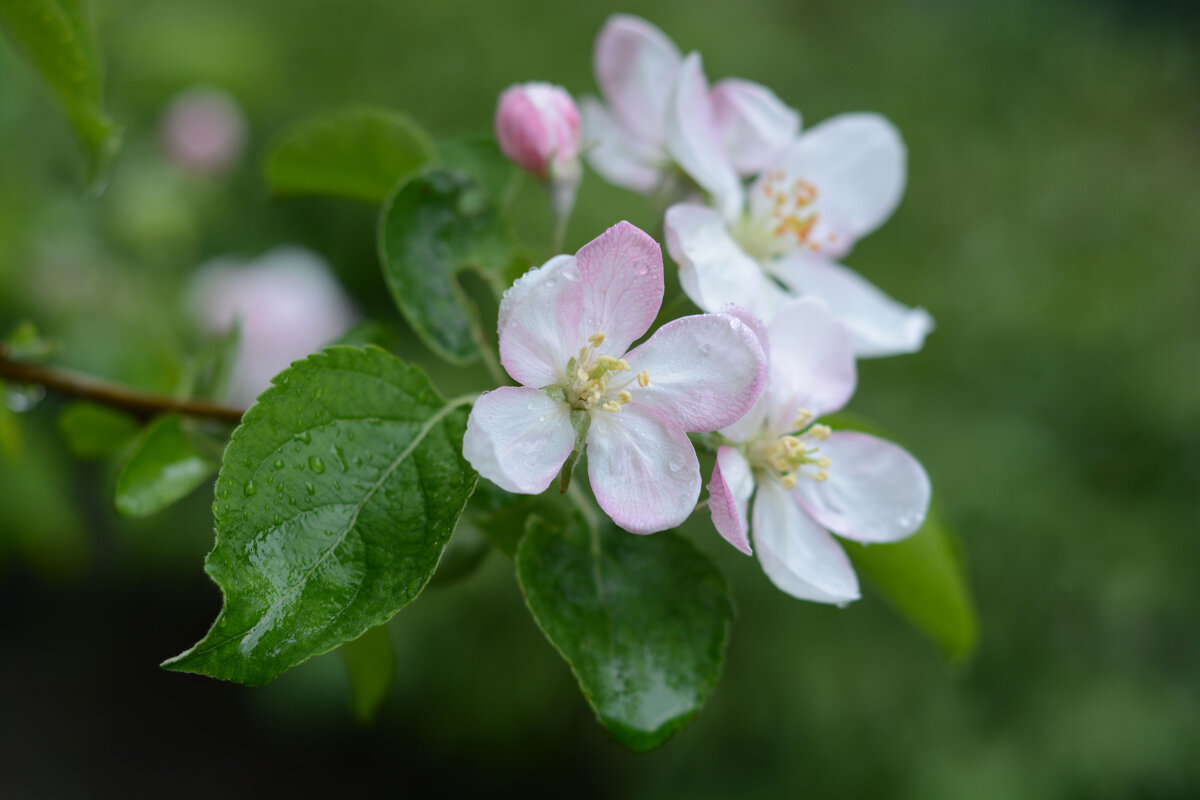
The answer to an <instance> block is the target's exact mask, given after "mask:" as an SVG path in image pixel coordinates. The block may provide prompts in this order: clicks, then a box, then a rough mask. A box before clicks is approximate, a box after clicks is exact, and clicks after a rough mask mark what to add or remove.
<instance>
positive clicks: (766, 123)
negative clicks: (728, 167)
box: [712, 78, 800, 175]
mask: <svg viewBox="0 0 1200 800" xmlns="http://www.w3.org/2000/svg"><path fill="white" fill-rule="evenodd" d="M712 104H713V112H714V114H715V116H716V120H717V128H718V130H719V131H720V133H721V142H722V144H724V146H725V151H726V152H727V153H728V154H729V157H730V159H732V161H733V166H734V168H735V169H736V170H737V171H738V174H739V175H753V174H755V173H758V172H761V171H762V170H764V169H766V168H767V167H769V166H771V164H772V163H773V162H774V161H775V159H776V158H778V157H779V155H780V154H781V153H782V152H783V151H784V150H785V149H786V148H787V146H788V145H789V144H791V143H792V140H793V139H795V138H796V134H797V133H799V132H800V114H799V112H797V111H796V110H795V109H792V108H789V107H788V106H786V105H785V104H784V103H783V101H782V100H780V99H779V98H778V97H776V96H775V93H774V92H772V91H771V90H770V89H768V88H767V87H765V86H763V85H762V84H758V83H754V82H753V81H746V80H742V79H740V78H726V79H725V80H723V81H720V82H719V83H718V84H717V85H716V86H714V87H713V90H712Z"/></svg>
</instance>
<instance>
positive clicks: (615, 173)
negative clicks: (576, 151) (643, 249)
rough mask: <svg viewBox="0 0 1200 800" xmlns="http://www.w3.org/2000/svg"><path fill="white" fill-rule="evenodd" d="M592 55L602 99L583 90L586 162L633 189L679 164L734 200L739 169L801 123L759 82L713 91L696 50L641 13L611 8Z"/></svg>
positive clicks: (753, 163)
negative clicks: (684, 51) (686, 49)
mask: <svg viewBox="0 0 1200 800" xmlns="http://www.w3.org/2000/svg"><path fill="white" fill-rule="evenodd" d="M594 64H595V71H596V83H597V84H598V85H599V86H600V94H601V95H602V96H603V98H604V102H603V103H602V102H600V101H599V100H596V99H594V98H584V100H583V127H584V132H585V137H584V138H585V140H586V141H587V143H588V146H589V148H590V149H588V151H587V154H586V155H587V159H588V163H590V164H591V165H592V167H593V169H595V170H596V171H597V172H598V173H600V175H602V176H603V177H604V178H605V180H607V181H609V182H610V183H613V184H616V185H618V186H623V187H625V188H627V189H632V190H633V191H636V192H642V193H643V194H649V193H651V192H654V191H656V190H658V189H659V188H661V187H662V186H663V184H664V181H665V180H666V179H667V177H668V176H669V174H670V172H671V170H672V169H673V168H674V166H673V165H678V166H679V167H680V168H682V169H683V170H684V171H685V172H686V173H688V175H689V177H690V178H692V180H694V181H695V182H696V183H697V184H698V185H699V186H700V187H701V188H703V189H704V190H705V191H707V192H709V193H710V194H712V195H713V196H714V197H718V198H728V202H730V203H733V204H736V203H737V202H738V200H739V192H740V184H739V182H738V177H739V176H745V175H751V174H754V173H755V172H757V171H759V170H760V169H761V168H762V166H763V165H765V164H767V163H769V162H770V161H771V160H772V159H773V158H774V157H775V156H776V155H778V153H779V152H780V151H782V150H783V148H785V147H786V146H787V145H788V144H789V143H790V142H791V141H792V139H794V138H795V136H796V133H797V132H798V131H799V130H800V115H799V114H798V113H797V112H796V111H794V110H793V109H791V108H788V107H787V106H786V105H785V104H784V103H783V102H782V101H780V100H779V98H778V97H776V96H775V94H774V93H773V92H771V90H770V89H767V88H766V87H765V86H761V85H759V84H757V83H754V82H752V81H747V80H741V79H736V78H730V79H727V80H724V81H722V82H720V83H718V84H717V85H716V86H715V87H714V88H713V89H712V91H711V92H710V91H709V88H708V82H707V80H706V79H705V78H704V73H703V68H702V66H701V63H700V56H699V55H698V54H696V53H692V54H691V55H689V56H688V57H687V58H684V57H683V56H682V55H681V54H680V51H679V48H677V47H676V46H675V43H674V42H672V41H671V40H670V39H669V38H668V37H667V36H666V34H664V33H663V32H662V31H660V30H659V29H658V28H656V27H655V26H653V25H651V24H650V23H649V22H647V21H646V20H644V19H641V18H639V17H635V16H631V15H628V14H616V15H614V16H612V17H609V19H608V21H607V22H605V24H604V27H603V28H601V29H600V33H599V34H598V35H597V37H596V48H595V54H594Z"/></svg>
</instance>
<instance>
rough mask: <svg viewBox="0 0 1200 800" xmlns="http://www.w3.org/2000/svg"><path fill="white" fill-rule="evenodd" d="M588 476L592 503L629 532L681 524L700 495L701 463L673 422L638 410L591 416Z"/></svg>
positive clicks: (690, 444)
mask: <svg viewBox="0 0 1200 800" xmlns="http://www.w3.org/2000/svg"><path fill="white" fill-rule="evenodd" d="M587 458H588V479H589V480H590V481H591V484H592V491H593V492H594V493H595V495H596V502H597V503H599V504H600V507H601V508H602V509H604V512H605V513H606V514H608V515H609V516H610V517H612V520H613V522H615V523H617V524H618V525H620V526H621V527H622V528H624V529H625V530H627V531H629V532H630V533H656V532H658V531H663V530H666V529H667V528H674V527H675V526H677V525H680V524H682V523H683V521H684V520H686V519H687V518H688V516H689V515H690V514H691V513H692V511H693V509H694V508H695V506H696V500H697V499H699V497H700V462H699V461H697V459H696V451H695V450H694V449H693V448H692V443H691V441H689V440H688V438H687V434H686V433H684V432H683V430H682V429H681V428H679V427H678V426H676V425H674V424H672V423H669V422H667V421H665V420H662V419H660V418H659V417H657V416H654V415H653V414H649V413H643V412H640V411H638V410H637V409H633V408H631V409H629V410H627V411H621V412H619V413H611V412H608V411H598V412H596V413H594V414H593V415H592V426H591V428H590V429H589V430H588V435H587Z"/></svg>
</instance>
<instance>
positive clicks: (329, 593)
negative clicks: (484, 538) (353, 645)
mask: <svg viewBox="0 0 1200 800" xmlns="http://www.w3.org/2000/svg"><path fill="white" fill-rule="evenodd" d="M469 401H470V398H460V399H459V400H457V401H452V402H450V403H447V402H446V401H445V400H444V399H442V397H440V396H439V395H438V394H437V392H436V391H435V390H434V389H433V387H432V386H431V385H430V383H429V380H428V378H426V376H425V374H424V373H423V372H422V371H421V370H420V369H418V368H416V367H410V366H408V365H406V364H404V363H403V362H402V361H400V360H399V359H397V358H395V357H394V356H392V355H390V354H388V353H386V352H384V351H383V350H380V349H379V348H376V347H367V348H365V349H357V348H352V347H342V346H339V347H331V348H328V349H326V350H325V351H323V352H321V353H318V354H316V355H313V356H310V357H309V358H307V359H305V360H304V361H299V362H296V363H295V364H293V365H292V366H291V367H290V368H288V369H287V370H285V371H284V372H282V373H281V374H280V375H278V376H276V378H275V381H274V384H273V385H272V386H271V388H269V389H268V390H267V391H266V392H264V393H263V394H262V396H261V397H260V398H259V400H258V402H257V403H256V404H255V405H253V406H252V407H251V408H250V410H249V411H248V412H247V413H246V416H245V418H244V420H243V422H242V425H241V426H240V427H239V428H238V429H237V430H236V431H235V432H234V434H233V439H232V441H231V442H230V444H229V447H228V448H227V449H226V451H225V458H224V463H223V465H222V467H221V473H220V476H219V477H218V479H217V487H216V497H217V499H216V503H215V512H216V529H217V543H216V546H215V547H214V548H213V551H212V553H210V554H209V556H208V558H207V560H206V561H205V570H206V571H207V572H208V574H209V575H210V576H211V577H212V578H213V580H215V581H216V582H217V584H218V585H219V586H220V587H221V590H222V592H223V593H224V595H225V605H224V607H223V608H222V610H221V614H220V616H219V617H218V618H217V621H216V622H215V623H214V624H213V627H212V629H211V630H210V631H209V632H208V635H207V636H205V637H204V639H203V640H202V641H200V642H199V643H198V644H196V645H195V646H194V647H193V648H192V649H190V650H188V651H187V652H186V653H183V654H182V655H180V656H177V657H176V658H174V659H171V660H170V661H168V662H167V663H166V664H164V666H166V667H167V668H168V669H175V670H181V671H184V672H197V673H201V674H204V675H210V676H213V677H218V678H224V679H227V680H233V681H238V682H241V683H248V684H257V683H265V682H266V681H269V680H271V679H272V678H274V677H275V676H276V675H278V674H279V673H280V672H283V671H284V670H286V669H288V668H289V667H292V666H294V665H296V664H298V663H300V662H301V661H304V660H305V659H307V658H309V657H311V656H314V655H317V654H319V653H324V652H327V651H328V650H331V649H332V648H334V647H336V646H338V645H340V644H342V643H344V642H348V641H351V640H353V639H356V638H358V637H359V636H360V635H362V633H363V632H364V631H366V630H367V629H368V628H371V627H374V626H376V625H378V624H380V623H382V622H384V621H385V620H387V619H388V618H389V617H391V616H392V615H393V614H395V613H396V612H397V611H399V610H400V609H401V608H403V607H404V606H405V605H407V604H408V603H409V602H410V601H411V600H412V599H413V598H414V597H416V596H417V594H419V593H420V591H421V589H423V588H424V586H425V584H426V583H427V582H428V580H429V578H430V576H431V575H432V574H433V572H434V570H435V569H436V567H437V564H438V559H439V558H440V557H441V554H442V550H443V548H444V547H445V545H446V542H447V540H448V539H449V538H450V534H451V532H452V531H453V530H454V526H455V524H456V522H457V521H458V517H459V514H460V513H461V512H462V509H463V506H464V505H465V503H466V501H467V497H468V496H469V495H470V493H471V490H472V488H473V487H474V484H475V473H474V471H473V470H472V469H471V468H470V466H469V465H468V464H467V462H466V461H465V460H464V459H463V457H462V436H463V432H464V430H465V427H466V417H467V409H466V406H467V404H468V403H469Z"/></svg>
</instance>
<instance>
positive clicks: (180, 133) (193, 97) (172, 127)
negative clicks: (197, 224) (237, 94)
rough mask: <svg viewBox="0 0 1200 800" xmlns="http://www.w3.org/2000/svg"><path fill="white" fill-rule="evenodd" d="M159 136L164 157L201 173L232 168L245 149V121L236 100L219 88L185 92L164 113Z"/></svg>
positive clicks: (175, 98) (212, 172)
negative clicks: (165, 155) (164, 152)
mask: <svg viewBox="0 0 1200 800" xmlns="http://www.w3.org/2000/svg"><path fill="white" fill-rule="evenodd" d="M159 137H160V140H161V142H162V147H163V149H164V150H165V151H166V154H167V157H168V158H169V159H170V160H171V161H172V162H174V163H175V164H177V165H178V166H180V167H183V168H184V169H187V170H190V171H192V172H199V173H204V174H216V173H220V172H224V171H226V170H227V169H229V168H230V167H231V166H233V165H234V164H235V163H236V162H237V160H238V159H239V158H240V157H241V155H242V150H243V149H244V148H245V146H246V122H245V119H244V118H243V117H242V112H241V109H239V108H238V104H237V101H235V100H234V99H233V97H231V96H230V95H229V94H228V93H227V92H223V91H221V90H219V89H208V88H196V89H188V90H187V91H184V92H180V93H179V94H177V95H175V97H174V98H173V99H172V100H171V102H170V104H169V105H168V106H167V110H166V112H165V113H164V114H163V120H162V124H161V125H160V128H159Z"/></svg>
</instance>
